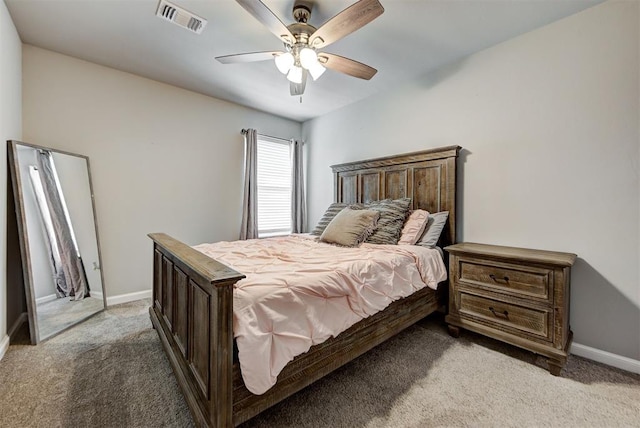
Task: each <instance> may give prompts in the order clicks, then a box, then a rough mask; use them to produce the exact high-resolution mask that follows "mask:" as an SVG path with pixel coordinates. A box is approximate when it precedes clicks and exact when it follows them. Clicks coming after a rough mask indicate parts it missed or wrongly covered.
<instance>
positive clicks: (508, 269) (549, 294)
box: [445, 243, 576, 375]
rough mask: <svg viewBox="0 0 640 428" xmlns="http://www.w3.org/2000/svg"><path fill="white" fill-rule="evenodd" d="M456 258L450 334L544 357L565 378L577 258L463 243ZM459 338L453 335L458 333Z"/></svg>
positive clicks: (456, 248) (451, 275)
mask: <svg viewBox="0 0 640 428" xmlns="http://www.w3.org/2000/svg"><path fill="white" fill-rule="evenodd" d="M445 250H446V251H448V252H449V253H450V263H449V296H450V300H449V314H448V315H447V316H446V321H447V323H448V324H449V325H450V332H455V329H457V328H459V327H462V328H466V329H468V330H471V331H475V332H477V333H481V334H484V335H487V336H490V337H493V338H495V339H498V340H502V341H504V342H507V343H511V344H512V345H515V346H519V347H521V348H524V349H528V350H530V351H532V352H535V353H538V354H540V355H544V356H546V357H547V358H548V359H549V371H550V372H551V374H554V375H559V374H560V371H561V370H562V367H563V366H564V364H565V363H566V360H567V356H568V352H569V347H570V345H571V339H572V337H573V334H572V332H571V328H570V326H569V319H568V318H569V294H570V284H571V280H570V275H571V265H572V264H573V262H574V261H575V259H576V255H575V254H571V253H561V252H555V251H542V250H531V249H526V248H513V247H501V246H495V245H485V244H474V243H461V244H456V245H452V246H449V247H446V248H445ZM452 334H453V333H452Z"/></svg>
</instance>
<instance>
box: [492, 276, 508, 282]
mask: <svg viewBox="0 0 640 428" xmlns="http://www.w3.org/2000/svg"><path fill="white" fill-rule="evenodd" d="M489 278H491V279H493V280H494V281H497V279H496V276H495V275H494V274H491V275H489ZM502 279H503V280H504V282H509V277H508V276H506V275H505V276H503V277H502Z"/></svg>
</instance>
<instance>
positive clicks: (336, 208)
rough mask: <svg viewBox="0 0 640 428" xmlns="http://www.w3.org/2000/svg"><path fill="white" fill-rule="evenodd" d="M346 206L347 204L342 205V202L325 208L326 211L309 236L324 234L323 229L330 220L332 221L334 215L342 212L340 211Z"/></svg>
mask: <svg viewBox="0 0 640 428" xmlns="http://www.w3.org/2000/svg"><path fill="white" fill-rule="evenodd" d="M346 206H347V204H344V203H342V202H334V203H332V204H331V205H329V208H327V210H326V211H325V212H324V215H323V216H322V218H321V219H320V221H318V224H317V225H316V227H315V229H313V230H312V231H311V234H312V235H316V236H320V235H322V232H324V229H325V228H326V227H327V226H328V225H329V223H330V222H331V220H333V218H334V217H335V216H336V214H338V213H339V212H340V211H342V209H343V208H345V207H346Z"/></svg>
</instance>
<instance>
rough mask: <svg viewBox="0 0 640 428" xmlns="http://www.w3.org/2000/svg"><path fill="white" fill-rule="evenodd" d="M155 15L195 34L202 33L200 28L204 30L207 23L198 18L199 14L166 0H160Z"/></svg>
mask: <svg viewBox="0 0 640 428" xmlns="http://www.w3.org/2000/svg"><path fill="white" fill-rule="evenodd" d="M156 16H158V17H160V18H162V19H165V20H167V21H169V22H173V23H174V24H176V25H179V26H181V27H182V28H186V29H187V30H190V31H193V32H194V33H196V34H200V33H202V30H204V27H205V26H206V25H207V20H206V19H204V18H200V17H199V16H197V15H194V14H193V13H191V12H188V11H186V10H184V9H182V8H181V7H179V6H176V5H175V4H173V3H169V2H168V1H166V0H160V4H158V10H157V11H156Z"/></svg>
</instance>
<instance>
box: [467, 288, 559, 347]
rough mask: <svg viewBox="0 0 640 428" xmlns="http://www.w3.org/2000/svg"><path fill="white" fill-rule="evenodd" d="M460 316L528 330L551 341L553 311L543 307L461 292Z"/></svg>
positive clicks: (527, 331) (499, 326) (500, 326)
mask: <svg viewBox="0 0 640 428" xmlns="http://www.w3.org/2000/svg"><path fill="white" fill-rule="evenodd" d="M459 302H460V303H459V304H460V307H459V313H460V316H462V317H463V318H464V317H467V316H470V317H475V318H479V319H481V320H484V321H489V322H490V324H492V325H494V326H496V327H497V328H500V329H501V330H503V329H504V328H503V327H507V328H510V329H516V330H518V331H521V332H526V333H529V334H532V335H535V336H538V337H539V338H541V339H545V340H548V341H551V340H552V339H553V338H552V329H551V321H552V320H551V313H550V312H548V311H545V310H542V309H536V308H531V307H523V306H518V305H514V304H510V303H506V302H501V301H498V300H493V299H489V298H486V297H481V296H476V295H473V294H467V293H460V294H459Z"/></svg>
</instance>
